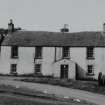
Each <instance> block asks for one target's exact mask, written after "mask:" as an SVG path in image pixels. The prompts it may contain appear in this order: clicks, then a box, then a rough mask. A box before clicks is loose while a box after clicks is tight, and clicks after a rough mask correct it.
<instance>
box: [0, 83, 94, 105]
mask: <svg viewBox="0 0 105 105" xmlns="http://www.w3.org/2000/svg"><path fill="white" fill-rule="evenodd" d="M49 104H50V105H95V104H93V103H89V102H86V101H83V100H81V102H80V103H79V102H76V101H74V100H73V98H69V99H64V98H62V97H57V96H55V95H50V94H44V93H42V92H38V91H33V90H30V89H27V88H20V87H18V88H16V87H12V86H10V85H8V86H7V85H1V86H0V105H49Z"/></svg>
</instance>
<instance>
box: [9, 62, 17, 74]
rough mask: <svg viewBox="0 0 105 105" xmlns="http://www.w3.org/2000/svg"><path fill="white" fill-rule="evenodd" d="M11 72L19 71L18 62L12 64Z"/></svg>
mask: <svg viewBox="0 0 105 105" xmlns="http://www.w3.org/2000/svg"><path fill="white" fill-rule="evenodd" d="M10 73H11V74H15V73H17V64H11V71H10Z"/></svg>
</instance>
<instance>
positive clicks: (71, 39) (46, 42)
mask: <svg viewBox="0 0 105 105" xmlns="http://www.w3.org/2000/svg"><path fill="white" fill-rule="evenodd" d="M2 45H4V46H12V45H16V46H105V37H104V35H102V32H78V33H61V32H43V31H18V32H14V33H12V34H9V35H8V36H7V37H6V38H5V39H4V41H3V43H2Z"/></svg>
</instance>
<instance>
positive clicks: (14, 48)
mask: <svg viewBox="0 0 105 105" xmlns="http://www.w3.org/2000/svg"><path fill="white" fill-rule="evenodd" d="M11 58H18V46H12V47H11Z"/></svg>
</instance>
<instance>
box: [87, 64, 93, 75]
mask: <svg viewBox="0 0 105 105" xmlns="http://www.w3.org/2000/svg"><path fill="white" fill-rule="evenodd" d="M87 69H88V70H87V74H94V68H93V65H88V66H87Z"/></svg>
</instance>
